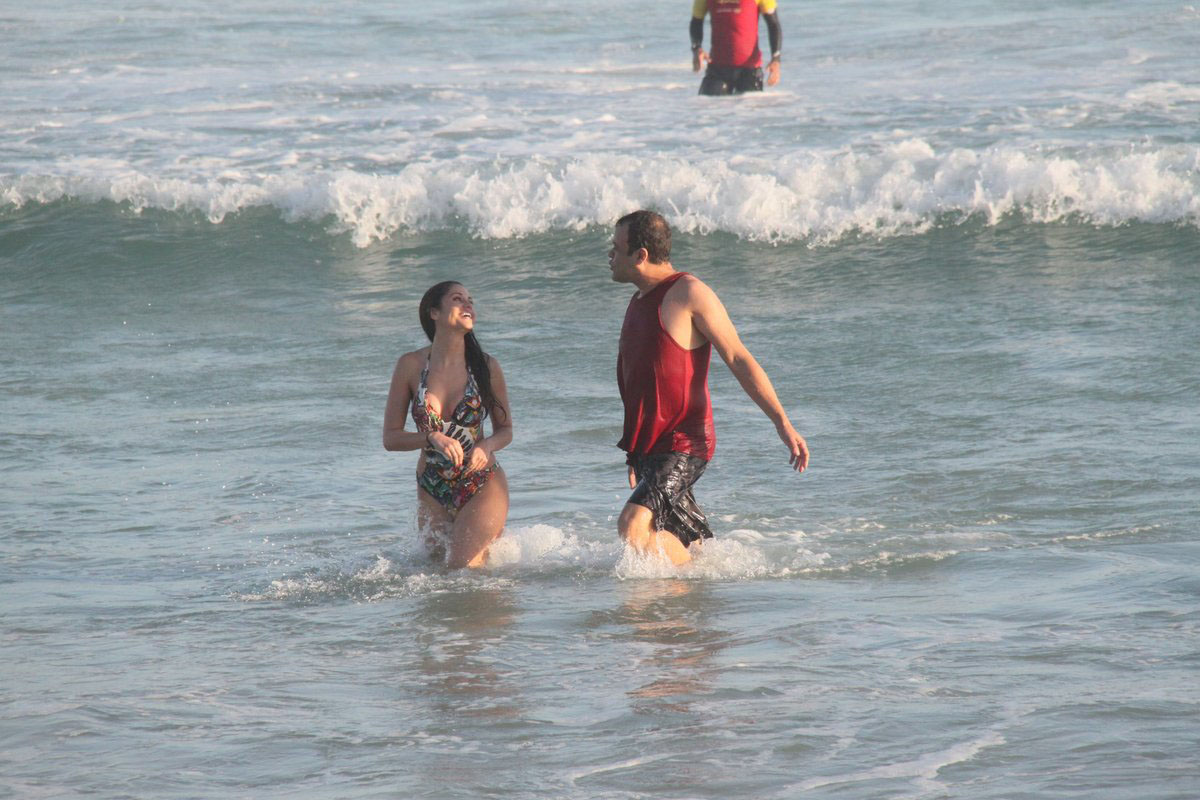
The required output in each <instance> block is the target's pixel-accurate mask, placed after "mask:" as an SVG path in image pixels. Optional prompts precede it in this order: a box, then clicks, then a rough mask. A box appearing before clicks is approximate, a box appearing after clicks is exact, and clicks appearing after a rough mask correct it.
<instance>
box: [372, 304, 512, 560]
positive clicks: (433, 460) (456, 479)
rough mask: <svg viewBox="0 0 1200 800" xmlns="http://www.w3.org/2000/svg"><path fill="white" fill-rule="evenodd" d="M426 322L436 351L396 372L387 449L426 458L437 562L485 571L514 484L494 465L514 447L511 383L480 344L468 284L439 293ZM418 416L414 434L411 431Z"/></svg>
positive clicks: (426, 524) (427, 527)
mask: <svg viewBox="0 0 1200 800" xmlns="http://www.w3.org/2000/svg"><path fill="white" fill-rule="evenodd" d="M419 314H420V318H421V327H422V328H423V329H424V330H425V335H426V336H428V337H429V341H430V342H431V343H432V344H430V345H429V347H424V348H422V349H420V350H414V351H413V352H411V353H405V354H404V355H402V356H401V357H400V360H399V361H398V362H396V370H395V372H394V373H393V374H392V386H391V389H390V390H389V391H388V400H387V410H386V411H385V412H384V416H383V446H384V449H386V450H421V458H420V460H419V461H417V520H418V522H419V523H420V525H421V529H422V530H423V531H425V532H426V539H425V543H426V546H427V547H428V548H429V551H430V555H431V556H432V557H434V558H444V559H445V561H446V565H447V566H448V567H450V568H451V569H458V568H460V567H481V566H483V564H484V563H485V562H486V561H487V552H488V546H489V545H490V544H491V543H492V542H493V541H494V540H495V539H496V538H497V537H498V536H500V531H501V530H502V529H503V528H504V521H505V519H506V518H507V517H508V480H507V478H505V476H504V470H502V469H501V468H500V465H499V464H497V463H496V456H495V453H496V451H497V450H499V449H500V448H502V447H504V446H505V445H507V444H508V443H509V442H511V441H512V416H511V414H510V413H509V405H508V392H507V389H506V388H505V386H504V373H503V372H501V371H500V364H499V363H498V362H497V361H496V359H494V358H492V357H491V356H489V355H487V354H486V353H484V352H483V349H482V348H481V347H480V346H479V341H478V340H477V339H476V338H475V333H474V330H475V306H474V304H473V302H472V301H471V296H470V294H468V293H467V290H466V287H464V286H463V285H462V284H461V283H458V282H456V281H444V282H442V283H439V284H437V285H436V286H433V287H431V288H430V289H429V291H427V292H425V296H424V297H422V298H421V305H420V310H419ZM410 406H411V407H412V418H413V422H414V423H415V425H416V428H417V430H416V432H412V431H408V430H405V428H404V421H405V418H406V417H407V416H408V413H409V407H410ZM489 416H490V417H491V418H492V435H491V436H488V437H484V435H483V421H484V419H486V418H487V417H489Z"/></svg>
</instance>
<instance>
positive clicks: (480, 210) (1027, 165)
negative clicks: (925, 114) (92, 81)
mask: <svg viewBox="0 0 1200 800" xmlns="http://www.w3.org/2000/svg"><path fill="white" fill-rule="evenodd" d="M59 170H60V172H59V174H52V175H3V176H0V202H2V203H3V204H4V205H8V206H13V207H20V206H22V205H25V204H27V203H52V202H55V201H58V200H62V199H66V198H72V199H77V200H81V201H84V202H101V201H111V202H115V203H119V204H123V205H126V206H128V207H130V208H132V209H134V210H135V211H143V210H146V209H158V210H164V211H169V212H186V213H199V214H202V215H203V216H204V217H206V218H207V219H208V220H209V221H211V222H212V223H213V224H219V223H220V222H222V221H223V220H224V219H225V218H226V217H227V216H229V215H231V214H236V213H238V212H240V211H244V210H247V209H251V208H262V207H268V208H273V209H276V210H277V211H278V213H279V214H280V216H281V217H282V218H283V219H284V220H286V221H288V222H298V221H317V222H321V223H323V224H326V225H327V226H328V228H329V230H330V232H331V233H334V234H339V235H340V234H345V235H348V236H349V237H350V239H351V240H352V241H353V242H354V244H356V245H358V246H359V247H366V246H369V245H370V244H372V243H373V242H378V241H386V240H388V239H390V238H392V237H394V236H397V235H404V234H406V233H412V232H425V231H434V230H465V231H467V232H469V233H470V234H472V235H474V236H477V237H481V238H486V239H505V238H511V237H519V236H528V235H534V234H541V233H546V232H549V231H559V230H566V231H580V230H584V229H586V228H588V227H590V226H596V225H598V226H606V225H609V224H611V223H612V221H613V220H615V219H616V218H617V217H619V216H620V215H621V214H623V213H625V212H626V211H628V210H629V209H631V208H637V207H654V208H659V209H661V210H663V211H664V213H666V214H667V215H668V217H669V218H670V219H671V222H672V224H673V225H674V226H675V227H676V228H677V229H679V230H681V231H684V232H688V233H697V234H709V233H713V232H717V231H722V232H726V233H732V234H735V235H737V236H740V237H743V238H746V239H749V240H755V241H766V242H793V241H804V242H810V243H816V244H821V243H828V242H832V241H835V240H837V239H839V238H841V237H844V236H847V235H852V234H860V235H868V236H879V237H888V236H896V235H906V234H913V233H921V232H923V231H925V230H928V229H929V228H931V227H933V226H935V225H942V224H955V223H961V222H964V221H966V220H981V221H983V222H985V223H987V224H990V225H994V224H996V223H998V222H999V221H1001V220H1003V219H1006V218H1008V217H1013V216H1015V217H1019V218H1022V219H1025V220H1027V221H1030V222H1035V223H1051V222H1063V221H1079V222H1084V223H1088V224H1095V225H1121V224H1124V223H1129V222H1134V221H1140V222H1148V223H1157V224H1178V225H1190V226H1197V225H1200V147H1196V146H1194V145H1177V146H1170V147H1163V148H1160V149H1156V150H1150V151H1146V152H1127V151H1123V152H1116V153H1114V152H1103V153H1087V152H1083V153H1075V154H1069V153H1061V154H1047V153H1045V152H1043V151H1041V150H1033V151H1025V150H1021V149H1017V148H1013V147H998V148H995V149H991V150H986V151H977V150H968V149H961V148H959V149H951V150H947V151H943V152H939V151H937V150H936V149H935V148H934V147H932V146H931V145H930V144H928V143H927V142H925V141H924V140H921V139H910V140H908V141H904V142H899V143H896V144H893V145H890V146H887V147H883V148H881V149H877V150H873V151H870V152H867V151H863V150H853V149H851V150H843V151H834V152H818V151H809V152H799V153H796V154H793V155H790V156H787V157H782V158H776V159H765V158H752V157H742V156H739V157H735V158H733V159H723V158H712V157H706V158H700V159H694V160H688V159H683V158H676V157H667V156H641V157H636V156H628V155H616V154H596V155H589V156H583V157H578V158H570V159H563V158H560V159H551V158H531V159H511V160H502V159H497V160H494V161H487V162H482V161H480V160H478V159H470V158H459V159H452V160H446V161H435V162H421V163H411V164H408V165H407V166H405V167H403V168H401V169H400V170H399V172H397V173H396V174H391V175H372V174H363V173H359V172H353V171H347V170H343V171H318V172H309V173H305V172H300V171H294V172H287V173H284V174H277V175H272V174H268V175H263V176H258V177H246V176H245V175H243V174H241V173H233V174H231V175H226V176H224V177H219V178H210V177H204V178H200V177H164V176H156V175H149V174H144V173H142V172H138V171H137V170H133V169H128V168H126V167H125V165H123V164H121V163H120V162H113V161H106V160H94V159H91V160H87V161H83V162H78V163H71V162H61V163H60V165H59Z"/></svg>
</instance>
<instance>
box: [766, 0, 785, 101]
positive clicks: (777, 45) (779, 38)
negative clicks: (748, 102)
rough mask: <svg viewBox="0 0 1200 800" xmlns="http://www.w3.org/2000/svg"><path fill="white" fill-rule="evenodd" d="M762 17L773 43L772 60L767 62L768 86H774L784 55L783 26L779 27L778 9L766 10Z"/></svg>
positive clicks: (777, 79) (770, 40)
mask: <svg viewBox="0 0 1200 800" xmlns="http://www.w3.org/2000/svg"><path fill="white" fill-rule="evenodd" d="M772 5H773V4H772ZM762 17H763V19H764V20H765V21H766V23H767V40H768V41H769V42H770V43H771V62H770V63H769V64H767V86H774V85H775V84H777V83H779V60H780V58H781V57H782V56H783V28H781V27H779V12H778V11H776V10H772V11H770V12H765V13H764V14H763V15H762Z"/></svg>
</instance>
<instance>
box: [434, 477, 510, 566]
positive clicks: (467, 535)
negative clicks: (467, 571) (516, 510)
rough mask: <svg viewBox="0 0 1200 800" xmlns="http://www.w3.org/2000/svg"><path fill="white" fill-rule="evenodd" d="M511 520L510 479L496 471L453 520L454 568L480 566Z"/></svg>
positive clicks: (450, 560)
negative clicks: (509, 509)
mask: <svg viewBox="0 0 1200 800" xmlns="http://www.w3.org/2000/svg"><path fill="white" fill-rule="evenodd" d="M507 519H508V477H507V476H506V475H505V474H504V470H502V469H500V468H497V469H496V471H495V472H493V473H492V477H491V478H489V479H488V482H487V483H485V484H484V485H483V486H481V487H480V488H479V491H477V492H476V493H475V496H474V497H472V498H471V499H470V500H468V501H467V504H466V505H464V506H463V507H462V508H461V509H459V511H458V516H457V517H455V519H454V528H453V531H452V532H451V533H450V558H449V561H448V566H450V567H451V568H455V567H464V566H480V565H482V563H483V558H484V557H486V555H487V554H486V550H487V546H488V545H489V544H491V543H492V542H493V541H494V540H495V539H496V537H498V536H499V535H500V532H501V531H502V530H504V523H505V521H506V520H507Z"/></svg>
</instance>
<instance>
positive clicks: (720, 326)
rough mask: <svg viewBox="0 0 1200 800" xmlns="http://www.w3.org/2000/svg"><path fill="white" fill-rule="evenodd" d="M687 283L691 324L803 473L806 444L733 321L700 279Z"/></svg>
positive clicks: (715, 295) (805, 466) (795, 467)
mask: <svg viewBox="0 0 1200 800" xmlns="http://www.w3.org/2000/svg"><path fill="white" fill-rule="evenodd" d="M688 283H689V286H688V306H689V308H690V309H691V312H692V324H694V325H695V326H696V329H697V330H699V331H700V333H702V334H703V335H704V336H705V338H707V339H708V340H709V341H710V342H712V345H713V347H714V348H716V351H717V353H718V354H719V355H720V356H721V360H722V361H724V362H725V364H726V365H727V366H728V367H729V371H730V372H732V373H733V376H734V377H735V378H737V381H738V383H740V384H741V386H742V390H743V391H745V392H746V394H747V395H748V396H749V397H750V399H751V400H753V401H754V402H755V403H756V404H757V405H758V407H759V408H761V409H762V411H763V413H764V414H766V415H767V418H768V419H770V420H771V422H773V423H775V432H776V433H778V434H779V438H780V439H781V440H782V441H783V443H784V445H785V446H786V447H787V449H788V453H789V454H790V455H789V459H788V460H789V462H790V463H791V465H792V467H793V468H794V469H795V470H796V471H797V472H803V471H804V470H805V469H806V468H807V467H808V444H807V443H806V442H805V441H804V437H803V436H801V435H800V434H799V433H797V432H796V429H795V428H794V427H792V423H791V420H789V419H788V416H787V413H786V412H785V411H784V410H783V406H782V405H781V404H780V403H779V398H778V397H777V396H776V394H775V388H774V387H773V386H772V385H771V380H770V378H768V377H767V373H766V372H765V371H764V370H763V368H762V367H761V366H759V363H758V361H756V360H755V359H754V356H752V355H750V351H749V350H747V349H746V346H745V345H744V344H742V340H741V338H740V337H739V336H738V333H737V329H736V328H734V326H733V321H732V320H730V319H729V313H728V312H727V311H726V310H725V306H724V305H723V304H722V303H721V299H720V298H719V297H717V294H716V292H714V291H713V290H712V289H710V288H709V287H708V286H707V285H705V284H704V282H703V281H700V280H693V281H689V282H688Z"/></svg>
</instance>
